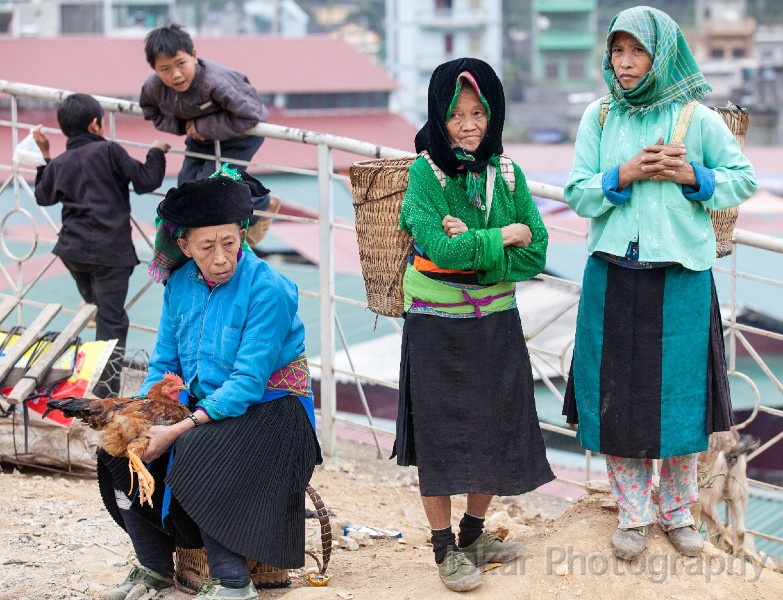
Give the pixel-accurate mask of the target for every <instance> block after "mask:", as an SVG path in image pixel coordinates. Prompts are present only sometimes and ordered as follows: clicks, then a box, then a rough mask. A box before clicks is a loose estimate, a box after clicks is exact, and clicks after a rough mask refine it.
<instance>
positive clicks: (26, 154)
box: [14, 131, 46, 167]
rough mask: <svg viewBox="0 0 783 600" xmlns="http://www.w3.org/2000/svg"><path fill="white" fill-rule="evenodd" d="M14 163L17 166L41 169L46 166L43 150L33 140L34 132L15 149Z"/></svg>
mask: <svg viewBox="0 0 783 600" xmlns="http://www.w3.org/2000/svg"><path fill="white" fill-rule="evenodd" d="M14 162H15V163H16V164H17V165H25V166H28V167H39V166H41V165H45V164H46V161H45V160H44V157H43V153H42V152H41V149H40V148H39V147H38V144H36V143H35V140H34V139H33V132H32V131H31V132H30V133H28V134H27V137H26V138H24V139H23V140H22V141H21V142H19V143H18V144H17V145H16V148H14Z"/></svg>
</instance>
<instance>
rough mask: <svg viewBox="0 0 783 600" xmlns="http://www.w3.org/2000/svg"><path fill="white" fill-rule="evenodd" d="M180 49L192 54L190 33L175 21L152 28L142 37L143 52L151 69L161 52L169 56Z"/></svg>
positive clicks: (174, 54) (175, 53)
mask: <svg viewBox="0 0 783 600" xmlns="http://www.w3.org/2000/svg"><path fill="white" fill-rule="evenodd" d="M180 50H182V51H183V52H187V53H188V54H191V55H192V54H193V40H192V39H190V34H189V33H188V32H187V31H185V30H184V29H182V26H180V25H177V24H176V23H172V24H171V25H164V26H163V27H158V28H157V29H153V30H152V31H150V32H149V33H148V34H147V36H146V37H145V38H144V53H145V54H146V55H147V62H148V63H149V64H150V66H151V67H152V68H153V69H154V68H155V59H156V58H158V56H160V55H161V54H162V55H163V56H167V57H169V58H171V57H172V56H176V55H177V52H179V51H180Z"/></svg>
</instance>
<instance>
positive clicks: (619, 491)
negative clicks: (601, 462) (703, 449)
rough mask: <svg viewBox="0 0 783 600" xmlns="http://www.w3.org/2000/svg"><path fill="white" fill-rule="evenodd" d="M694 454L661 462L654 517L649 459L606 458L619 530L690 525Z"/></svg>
mask: <svg viewBox="0 0 783 600" xmlns="http://www.w3.org/2000/svg"><path fill="white" fill-rule="evenodd" d="M698 465H699V461H698V454H685V455H683V456H672V457H669V458H664V459H661V473H660V484H659V487H658V517H657V518H656V515H655V506H654V505H653V499H652V493H651V492H652V459H650V458H622V457H619V456H607V457H606V470H607V473H608V475H609V483H610V485H611V487H612V494H613V495H614V499H615V501H616V502H617V506H618V507H619V509H620V515H619V520H620V525H619V527H620V529H628V528H630V527H640V526H642V525H649V524H650V523H655V521H656V520H658V521H660V523H661V528H662V529H663V530H664V531H671V530H672V529H677V528H678V527H685V526H687V525H693V524H694V520H693V515H691V511H690V508H689V507H690V506H691V504H694V503H695V502H696V501H697V500H698V499H699V485H698V482H697V474H698V473H697V468H698Z"/></svg>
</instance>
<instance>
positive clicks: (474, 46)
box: [468, 31, 482, 55]
mask: <svg viewBox="0 0 783 600" xmlns="http://www.w3.org/2000/svg"><path fill="white" fill-rule="evenodd" d="M469 40H470V41H469V42H468V43H469V45H470V53H471V54H473V55H476V54H481V53H482V52H481V46H482V44H481V40H482V35H481V34H480V33H478V32H476V31H474V32H472V33H471V34H470V38H469Z"/></svg>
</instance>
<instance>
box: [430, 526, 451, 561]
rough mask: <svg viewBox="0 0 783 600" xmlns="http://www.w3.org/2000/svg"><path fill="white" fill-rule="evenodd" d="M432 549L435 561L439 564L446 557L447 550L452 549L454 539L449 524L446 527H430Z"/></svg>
mask: <svg viewBox="0 0 783 600" xmlns="http://www.w3.org/2000/svg"><path fill="white" fill-rule="evenodd" d="M431 531H432V551H433V552H434V553H435V562H436V563H438V564H440V563H442V562H443V559H444V558H446V553H447V552H448V551H449V550H454V545H455V539H454V532H453V531H452V530H451V525H449V526H448V527H446V529H432V530H431Z"/></svg>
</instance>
